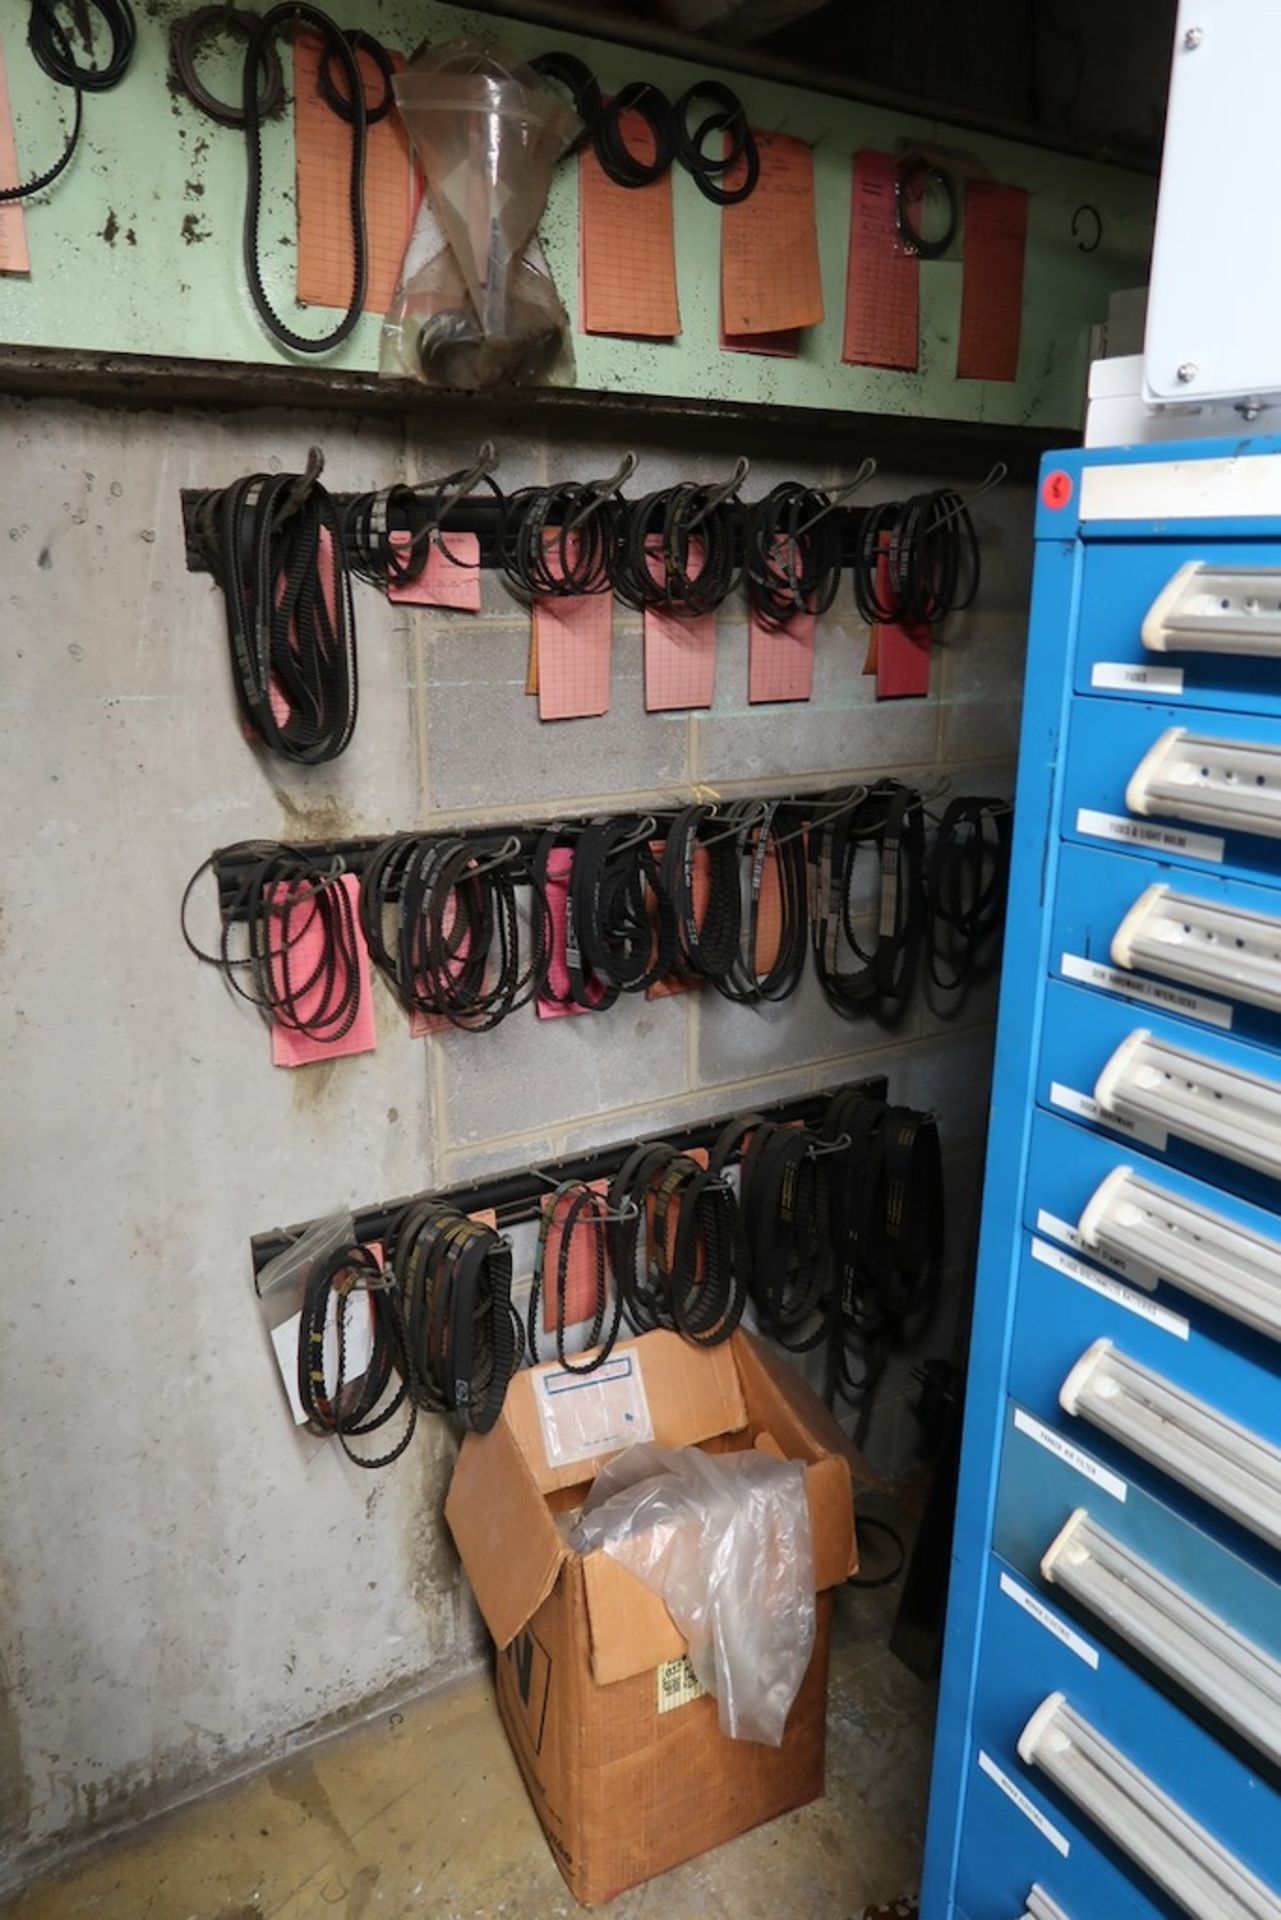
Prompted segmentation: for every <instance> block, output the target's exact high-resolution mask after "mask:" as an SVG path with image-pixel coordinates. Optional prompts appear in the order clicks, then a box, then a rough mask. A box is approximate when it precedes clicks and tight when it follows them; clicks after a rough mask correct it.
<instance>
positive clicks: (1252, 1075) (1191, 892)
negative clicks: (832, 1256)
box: [922, 438, 1281, 1920]
mask: <svg viewBox="0 0 1281 1920" xmlns="http://www.w3.org/2000/svg"><path fill="white" fill-rule="evenodd" d="M1036 543H1037V546H1036V568H1035V577H1034V586H1033V599H1032V620H1031V633H1030V644H1029V655H1028V672H1027V688H1026V700H1025V707H1024V718H1023V733H1022V745H1021V757H1020V766H1019V784H1018V799H1017V808H1016V817H1015V835H1014V867H1013V875H1012V883H1011V893H1010V904H1009V915H1008V930H1007V934H1006V944H1005V961H1004V972H1003V978H1002V992H1001V1011H1000V1020H999V1025H998V1036H997V1064H996V1080H995V1092H994V1098H993V1107H992V1122H991V1134H990V1140H989V1146H988V1173H987V1184H986V1190H985V1195H984V1213H983V1232H982V1239H981V1247H980V1257H979V1275H978V1288H977V1295H976V1302H975V1314H974V1330H973V1343H972V1349H971V1359H970V1371H969V1381H968V1387H967V1403H966V1418H965V1439H964V1447H963V1456H962V1468H961V1483H960V1494H959V1501H958V1507H957V1515H956V1533H955V1542H954V1548H953V1565H952V1581H951V1593H950V1599H949V1609H948V1623H947V1638H946V1646H945V1654H944V1665H943V1682H942V1693H941V1699H940V1705H939V1718H938V1737H937V1742H936V1749H935V1760H934V1775H933V1783H932V1790H931V1803H930V1819H929V1832H928V1840H927V1849H926V1864H925V1879H924V1887H923V1896H922V1916H923V1920H951V1916H957V1917H958V1920H1007V1917H1008V1920H1024V1916H1033V1920H1131V1917H1133V1920H1152V1917H1153V1916H1162V1917H1163V1920H1173V1917H1174V1916H1180V1915H1192V1916H1193V1920H1281V1794H1279V1792H1278V1788H1279V1786H1281V1392H1278V1378H1279V1374H1281V439H1276V438H1259V439H1257V440H1252V441H1247V440H1243V441H1230V442H1229V441H1202V442H1198V443H1194V444H1191V445H1183V446H1163V447H1159V448H1155V447H1153V448H1146V447H1133V448H1113V449H1107V450H1099V451H1095V452H1072V453H1066V454H1062V455H1051V456H1049V457H1048V458H1047V459H1046V461H1045V463H1044V465H1043V468H1042V476H1041V483H1040V494H1039V500H1038V509H1037V519H1036ZM1145 632H1146V638H1145Z"/></svg>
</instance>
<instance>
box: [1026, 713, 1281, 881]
mask: <svg viewBox="0 0 1281 1920" xmlns="http://www.w3.org/2000/svg"><path fill="white" fill-rule="evenodd" d="M1179 730H1182V731H1183V732H1184V733H1186V734H1187V735H1188V736H1189V737H1190V738H1191V739H1192V740H1195V741H1206V742H1209V743H1212V744H1211V745H1210V746H1208V747H1207V748H1206V750H1205V752H1204V754H1202V753H1200V752H1199V751H1193V750H1192V749H1190V748H1189V749H1188V750H1187V751H1186V754H1185V756H1184V757H1186V758H1187V760H1188V767H1187V775H1188V777H1187V778H1186V779H1184V778H1182V777H1181V775H1180V774H1179V770H1178V769H1174V770H1173V772H1167V773H1161V774H1153V775H1151V777H1150V778H1149V780H1148V782H1147V786H1148V791H1149V798H1148V800H1147V801H1146V802H1145V804H1144V805H1143V806H1142V807H1140V806H1132V805H1131V804H1130V798H1128V797H1127V791H1128V793H1129V795H1130V796H1131V797H1132V796H1133V794H1134V790H1135V785H1136V784H1137V781H1138V779H1139V776H1140V770H1141V769H1142V768H1143V767H1144V766H1145V764H1147V765H1149V766H1150V765H1151V761H1150V758H1149V756H1151V755H1152V754H1153V753H1154V752H1155V751H1156V750H1157V749H1158V748H1159V747H1160V744H1161V742H1162V741H1163V740H1165V739H1166V738H1167V736H1169V735H1170V734H1172V733H1174V732H1176V731H1179ZM1170 751H1172V752H1174V751H1176V750H1175V749H1170ZM1177 751H1182V750H1177ZM1224 752H1226V756H1227V759H1228V760H1229V761H1232V762H1233V765H1231V766H1229V767H1228V769H1227V772H1226V773H1223V772H1222V770H1221V768H1220V765H1219V762H1220V759H1221V758H1222V757H1223V753H1224ZM1234 756H1235V757H1234ZM1252 756H1253V757H1252ZM1258 756H1262V758H1258ZM1238 761H1239V766H1240V769H1241V771H1240V773H1239V774H1238V773H1237V772H1235V771H1234V767H1235V766H1236V764H1237V762H1238ZM1256 761H1257V764H1256ZM1203 766H1204V770H1205V772H1206V774H1207V775H1208V776H1209V777H1208V779H1207V781H1205V782H1202V781H1201V779H1200V777H1199V776H1200V774H1201V772H1202V768H1203ZM1167 784H1169V785H1170V786H1171V790H1172V791H1173V790H1175V789H1177V797H1174V798H1165V797H1162V792H1163V790H1164V789H1165V788H1166V787H1167ZM1247 805H1248V806H1249V812H1248V813H1245V812H1242V808H1244V807H1246V806H1247ZM1274 808H1275V809H1276V812H1275V813H1274V811H1273V809H1274ZM1207 812H1208V814H1209V816H1210V817H1205V816H1206V814H1207ZM1245 819H1249V820H1263V819H1267V820H1269V821H1271V822H1273V826H1272V831H1271V832H1270V833H1269V832H1263V831H1260V830H1259V829H1258V827H1257V826H1251V827H1250V828H1249V829H1248V830H1247V829H1244V828H1243V827H1242V826H1241V825H1239V824H1238V823H1239V822H1240V821H1242V820H1245ZM1062 830H1063V833H1064V836H1065V837H1066V838H1067V839H1069V840H1079V841H1080V842H1081V843H1082V844H1084V845H1089V846H1096V847H1097V846H1102V847H1107V846H1109V845H1110V846H1112V847H1113V848H1116V847H1118V846H1126V847H1128V848H1129V849H1130V850H1131V851H1132V852H1139V853H1145V854H1149V855H1151V856H1152V857H1153V859H1154V861H1155V863H1156V864H1157V865H1158V866H1160V867H1165V866H1169V867H1170V868H1171V869H1172V870H1173V869H1178V870H1180V871H1182V870H1185V869H1187V870H1192V871H1201V872H1205V871H1207V870H1209V871H1211V872H1213V871H1215V870H1216V869H1218V870H1221V871H1222V872H1224V873H1228V874H1236V875H1238V876H1239V877H1241V878H1244V879H1247V880H1250V879H1252V880H1258V881H1260V882H1262V883H1264V884H1269V885H1275V884H1276V881H1277V877H1278V874H1279V873H1281V845H1279V844H1278V831H1279V830H1281V721H1278V720H1275V719H1271V718H1267V717H1265V716H1263V715H1257V716H1250V715H1242V714H1229V713H1216V712H1213V711H1210V710H1208V709H1204V708H1202V709H1198V708H1193V707H1187V708H1179V709H1176V708H1174V707H1170V706H1154V705H1151V704H1149V703H1148V702H1146V701H1134V702H1130V701H1122V700H1101V699H1090V700H1078V701H1076V702H1075V704H1074V706H1073V708H1072V713H1071V716H1070V718H1069V721H1068V738H1067V761H1066V766H1065V770H1064V776H1063V814H1062ZM1156 877H1159V876H1157V875H1154V878H1156Z"/></svg>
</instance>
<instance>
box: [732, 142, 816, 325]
mask: <svg viewBox="0 0 1281 1920" xmlns="http://www.w3.org/2000/svg"><path fill="white" fill-rule="evenodd" d="M756 147H757V151H758V153H759V154H760V160H761V177H760V179H759V180H758V182H757V184H756V189H755V192H753V193H751V194H749V195H748V197H747V199H746V200H741V201H740V202H739V203H738V205H737V206H732V207H725V208H723V209H722V211H721V324H722V326H723V327H724V330H725V333H726V334H727V335H728V336H729V337H730V338H734V337H735V336H736V335H739V334H745V333H746V334H755V333H781V332H783V331H785V330H786V329H789V328H793V327H814V326H817V325H818V323H819V321H820V320H821V319H822V318H823V278H822V273H821V271H820V268H819V259H818V221H817V218H816V216H815V211H814V156H813V154H812V153H811V152H810V150H809V148H808V147H807V146H806V144H805V142H804V141H803V140H798V139H796V138H795V136H794V135H792V134H786V133H758V134H757V135H756ZM746 174H747V168H746V163H745V161H744V160H742V159H741V158H740V159H738V160H736V161H735V163H734V165H733V166H732V167H730V168H729V169H728V170H727V171H726V173H725V174H724V175H723V181H724V184H725V186H726V187H731V188H732V187H736V186H739V185H741V184H742V182H743V180H744V179H745V178H746Z"/></svg>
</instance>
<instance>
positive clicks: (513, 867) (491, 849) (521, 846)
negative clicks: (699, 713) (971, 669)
mask: <svg viewBox="0 0 1281 1920" xmlns="http://www.w3.org/2000/svg"><path fill="white" fill-rule="evenodd" d="M864 792H865V789H864V788H861V787H859V788H855V789H851V788H850V787H849V786H845V787H816V788H813V789H810V790H807V791H805V792H802V793H791V794H786V795H780V796H777V797H776V798H773V799H769V798H767V797H765V796H762V798H761V805H762V808H764V807H765V806H767V805H768V806H771V807H774V808H776V809H777V812H776V814H775V825H776V827H777V829H778V831H779V832H786V831H790V830H791V829H792V828H796V829H798V830H799V829H801V828H802V827H805V826H808V825H810V824H811V823H814V822H815V821H816V818H817V819H818V820H821V819H822V818H823V817H824V815H825V813H828V810H829V809H830V810H831V811H830V813H828V817H832V818H835V817H838V809H839V811H840V812H841V813H843V812H845V811H853V807H854V805H855V801H854V799H853V798H852V795H853V794H859V795H861V794H863V793H864ZM738 797H739V796H737V795H736V796H735V798H736V799H737V798H738ZM752 797H753V798H755V797H756V796H752ZM846 801H849V807H848V808H846V807H845V806H844V804H843V803H844V802H846ZM695 804H696V803H695V802H694V801H693V800H680V801H674V802H673V803H672V804H671V805H670V806H666V807H663V806H649V807H637V808H634V809H632V812H633V813H634V815H635V819H636V823H637V832H638V834H639V833H641V830H642V828H643V829H644V835H645V836H648V837H651V838H653V839H655V840H661V839H662V838H663V836H664V833H665V832H666V830H667V827H668V825H669V824H670V822H671V821H673V820H674V819H675V818H676V817H677V815H678V814H680V813H681V812H683V811H684V810H685V809H686V808H687V807H690V806H693V805H695ZM615 811H616V810H614V809H610V810H609V813H610V817H611V818H612V817H614V814H615ZM716 813H717V806H716V805H715V804H713V805H712V806H711V808H710V815H711V816H713V817H710V818H709V823H708V825H707V827H706V829H705V836H704V844H706V838H707V837H708V836H712V835H715V833H716V832H717V826H716V820H715V817H714V816H715V815H716ZM602 814H603V810H601V809H597V810H596V812H594V813H591V814H566V813H560V814H557V815H555V816H554V818H552V819H550V820H545V821H533V822H530V821H517V822H513V823H511V824H507V823H505V822H499V823H498V824H496V825H488V826H461V827H459V826H454V825H452V824H450V825H449V826H443V827H439V828H427V829H425V830H424V831H423V832H422V833H416V834H415V836H414V837H415V839H418V840H422V841H430V840H433V839H438V840H440V841H441V842H442V843H443V842H445V841H459V840H462V841H465V842H466V843H467V844H468V845H469V846H470V847H471V848H472V849H473V850H474V851H475V853H476V854H477V855H478V856H480V857H482V858H483V857H484V856H485V855H486V854H490V853H493V854H498V853H499V852H503V853H504V865H505V866H506V868H507V871H508V873H509V875H510V877H511V879H512V881H513V883H514V884H515V885H518V886H519V885H522V884H528V880H529V871H528V866H527V865H526V864H525V863H527V862H528V860H529V859H530V858H531V856H532V855H533V852H534V849H535V848H536V847H537V845H538V843H539V841H540V840H541V838H542V837H543V835H544V834H545V833H550V832H555V833H557V834H558V835H559V836H562V837H563V838H564V839H565V842H566V844H572V839H573V836H574V835H575V834H576V833H578V832H580V831H581V830H582V829H583V828H584V827H587V826H591V825H592V824H593V823H595V822H597V821H599V820H600V819H601V818H602ZM647 821H648V822H649V825H648V827H646V825H645V823H646V822H647ZM723 830H724V832H725V836H726V838H727V839H732V838H733V836H734V833H735V832H736V830H737V829H736V828H735V827H734V826H733V825H732V824H730V823H727V824H726V826H725V828H724V829H723ZM388 837H389V836H388V835H387V834H370V835H367V836H365V835H362V836H359V837H356V838H351V839H345V840H307V841H305V842H297V843H295V842H293V841H291V842H289V845H290V846H291V847H292V846H296V848H297V851H299V852H301V853H305V854H306V855H307V857H308V859H309V860H312V861H314V862H316V863H317V864H318V865H324V864H326V863H328V864H330V865H332V866H333V867H334V869H335V871H341V872H343V873H351V874H355V875H356V877H357V878H359V877H360V876H361V875H362V874H363V873H364V870H365V866H366V864H367V862H368V861H369V860H370V858H371V857H372V856H373V854H375V853H376V852H377V851H378V849H379V848H380V847H382V846H385V845H386V842H387V840H388ZM642 837H644V836H642ZM513 841H514V842H516V843H517V844H516V845H515V846H513V845H512V842H513ZM255 844H256V843H254V842H241V843H240V844H239V845H236V846H232V847H224V848H222V849H220V850H219V851H218V852H216V853H215V854H214V855H213V856H212V858H211V860H210V862H209V864H210V866H211V867H212V869H213V873H214V878H215V880H216V881H217V885H218V911H219V914H220V916H221V918H222V920H223V921H224V923H226V924H234V923H236V922H241V921H244V920H245V919H247V917H248V911H249V902H248V896H247V891H246V884H245V883H246V880H247V877H248V876H249V874H250V873H251V872H252V870H253V868H254V866H255V864H256V857H255V854H254V852H253V848H254V846H255ZM384 897H385V898H386V900H387V901H388V902H389V903H392V902H394V901H395V900H397V899H398V898H399V888H398V886H397V884H396V881H395V877H394V876H393V877H392V878H391V880H390V882H389V885H388V888H387V890H386V891H385V894H384Z"/></svg>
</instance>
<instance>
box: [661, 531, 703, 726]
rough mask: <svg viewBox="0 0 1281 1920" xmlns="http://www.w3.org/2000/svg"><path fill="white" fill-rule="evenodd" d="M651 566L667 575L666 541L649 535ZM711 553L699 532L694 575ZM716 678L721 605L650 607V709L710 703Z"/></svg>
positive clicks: (692, 554)
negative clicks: (704, 609)
mask: <svg viewBox="0 0 1281 1920" xmlns="http://www.w3.org/2000/svg"><path fill="white" fill-rule="evenodd" d="M646 544H647V546H648V547H649V550H650V551H649V570H650V574H651V576H652V577H653V578H654V579H655V580H656V581H657V580H658V579H660V578H661V575H662V562H661V560H660V559H659V548H660V546H661V544H662V543H661V541H659V540H658V539H657V538H656V537H655V538H653V539H651V540H649V541H648V542H647V543H646ZM705 558H706V543H705V542H704V541H703V540H702V539H701V538H700V537H699V536H698V535H697V534H696V535H695V536H694V537H693V539H691V541H690V543H689V563H690V566H691V568H692V569H693V570H694V576H693V577H694V578H695V579H697V578H698V574H699V572H700V571H701V569H702V566H703V562H704V559H705ZM715 680H716V611H715V609H714V608H713V610H712V612H711V613H701V614H699V613H696V614H681V613H670V612H668V611H667V610H666V609H664V608H661V607H646V609H645V711H646V712H647V713H668V712H671V711H672V710H673V709H676V708H682V707H710V706H711V704H712V689H713V687H714V685H715Z"/></svg>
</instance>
